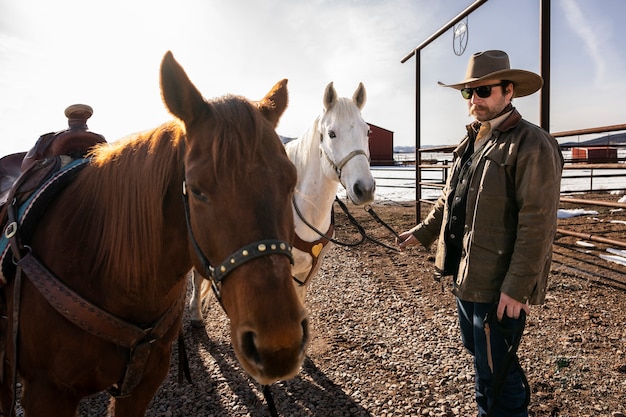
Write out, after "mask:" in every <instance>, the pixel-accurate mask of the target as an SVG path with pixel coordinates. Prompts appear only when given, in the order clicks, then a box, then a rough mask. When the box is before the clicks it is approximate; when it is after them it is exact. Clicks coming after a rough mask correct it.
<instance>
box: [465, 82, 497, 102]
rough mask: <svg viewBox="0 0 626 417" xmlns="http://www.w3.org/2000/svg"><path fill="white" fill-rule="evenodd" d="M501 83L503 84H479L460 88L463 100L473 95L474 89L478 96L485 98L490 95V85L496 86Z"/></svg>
mask: <svg viewBox="0 0 626 417" xmlns="http://www.w3.org/2000/svg"><path fill="white" fill-rule="evenodd" d="M501 85H505V84H504V83H498V84H491V85H481V86H480V87H471V88H470V87H467V88H461V95H462V96H463V98H464V99H465V100H469V99H470V98H472V96H473V95H474V91H476V95H477V96H478V97H480V98H487V97H489V96H490V95H491V87H498V86H501Z"/></svg>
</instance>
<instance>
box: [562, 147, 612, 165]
mask: <svg viewBox="0 0 626 417" xmlns="http://www.w3.org/2000/svg"><path fill="white" fill-rule="evenodd" d="M572 159H573V160H574V161H582V162H590V163H593V162H595V163H603V162H604V163H606V162H617V148H612V147H611V148H609V147H589V148H572Z"/></svg>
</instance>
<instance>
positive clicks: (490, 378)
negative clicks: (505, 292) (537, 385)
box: [457, 298, 528, 417]
mask: <svg viewBox="0 0 626 417" xmlns="http://www.w3.org/2000/svg"><path fill="white" fill-rule="evenodd" d="M457 309H458V314H459V324H460V327H461V339H462V341H463V345H465V347H466V348H467V350H469V352H470V353H471V354H472V356H474V370H475V372H476V403H477V405H478V416H479V417H485V416H487V412H488V411H489V409H490V408H491V407H495V409H494V410H493V411H491V414H490V416H492V417H527V416H528V408H527V407H523V405H524V401H525V400H526V390H525V386H524V379H523V378H522V374H521V372H520V371H521V369H520V368H519V365H518V363H517V361H513V363H512V364H511V365H510V368H509V371H508V372H507V375H506V377H504V378H503V379H502V381H503V383H501V385H500V386H499V387H494V375H498V371H499V369H501V367H502V366H503V364H504V362H505V361H506V354H507V343H506V341H505V336H504V335H503V331H501V329H499V328H498V327H499V326H490V334H491V337H490V342H491V356H492V362H493V367H494V370H493V373H492V371H491V368H490V367H489V361H488V355H487V338H486V335H485V330H484V328H483V319H484V318H485V315H486V314H487V313H490V312H493V313H494V314H495V310H494V304H485V303H472V302H468V301H462V300H459V299H458V298H457ZM495 320H497V319H495ZM500 325H502V326H503V329H504V332H506V331H507V329H511V330H513V329H518V330H523V329H520V327H521V326H520V319H517V320H516V319H510V318H509V319H506V320H504V319H503V320H502V322H500ZM520 333H521V332H520V331H518V332H517V334H513V335H512V337H514V338H515V339H514V340H516V341H517V340H519V338H521V336H522V335H521V334H520ZM508 337H509V339H510V337H511V336H510V335H509V336H508ZM494 388H497V389H499V392H498V393H497V400H496V399H495V398H494ZM520 408H523V411H519V410H517V411H513V410H515V409H520Z"/></svg>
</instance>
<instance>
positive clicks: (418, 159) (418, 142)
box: [415, 49, 422, 223]
mask: <svg viewBox="0 0 626 417" xmlns="http://www.w3.org/2000/svg"><path fill="white" fill-rule="evenodd" d="M421 74H422V73H421V50H419V49H417V50H415V197H416V198H415V218H416V219H417V223H419V222H420V221H421V220H422V203H421V200H422V186H421V182H422V170H421V169H420V165H421V164H422V153H421V152H420V149H421V147H422V131H421V129H420V126H421V125H422V121H421V113H422V112H421V105H420V104H421V97H422V95H421V94H420V90H421V83H420V78H421Z"/></svg>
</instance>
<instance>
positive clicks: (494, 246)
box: [412, 110, 563, 304]
mask: <svg viewBox="0 0 626 417" xmlns="http://www.w3.org/2000/svg"><path fill="white" fill-rule="evenodd" d="M468 139H469V135H468V136H466V137H465V139H464V140H463V141H462V142H461V143H460V144H459V146H458V147H457V148H456V149H455V151H454V163H453V167H452V171H451V175H449V178H448V183H447V185H446V187H445V188H444V191H443V194H442V196H441V197H440V198H439V200H438V201H437V203H436V204H435V206H434V207H433V209H432V210H431V212H430V213H429V214H428V216H427V217H426V219H424V221H423V222H422V223H420V224H419V225H417V226H416V227H415V228H414V229H413V230H412V232H413V235H414V236H415V237H416V238H417V239H418V240H419V241H420V242H421V243H422V244H423V245H424V246H426V247H429V246H430V245H431V244H432V243H433V242H434V241H435V240H436V239H437V238H439V240H438V245H437V255H436V258H435V266H436V267H437V268H438V269H439V270H443V266H444V261H445V255H446V245H445V242H444V233H445V227H442V225H445V224H447V222H448V215H449V212H448V211H449V208H448V206H447V204H446V201H447V196H448V193H449V192H450V184H451V183H454V181H452V180H453V178H454V177H455V176H457V175H458V173H459V168H460V167H459V161H460V155H463V151H464V150H465V147H466V146H467V143H468ZM483 149H484V154H483V155H482V157H481V161H480V162H479V164H478V166H477V168H476V171H475V172H474V175H473V176H472V178H471V184H470V188H469V194H468V198H467V209H466V219H465V232H464V236H463V254H462V257H461V263H460V266H459V272H458V274H457V276H456V277H455V278H454V284H453V290H452V291H453V293H454V294H455V295H456V296H457V297H459V298H460V299H461V300H464V301H472V302H482V303H491V302H497V301H498V300H499V297H500V292H504V293H505V294H507V295H509V296H510V297H512V298H514V299H516V300H518V301H520V302H524V303H525V302H527V301H528V302H529V303H531V304H543V303H544V301H545V295H546V287H547V277H548V273H549V272H550V263H551V261H552V242H553V240H554V234H555V232H556V218H557V217H556V215H557V210H558V205H559V194H560V185H561V172H562V169H563V156H562V154H561V151H560V148H559V146H558V143H557V142H556V140H555V139H554V138H553V137H552V136H550V134H549V133H547V132H546V131H544V130H543V129H541V128H539V127H537V126H535V125H533V124H532V123H530V122H528V121H526V120H523V119H522V116H521V115H520V114H519V113H518V112H517V110H513V111H512V113H511V114H510V115H509V117H507V118H506V119H505V120H504V121H503V122H502V123H501V125H500V126H499V127H498V128H497V129H495V130H494V132H493V135H492V137H491V138H490V139H489V140H488V142H487V143H486V144H485V148H483ZM481 151H482V149H481V150H479V151H478V152H481Z"/></svg>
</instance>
